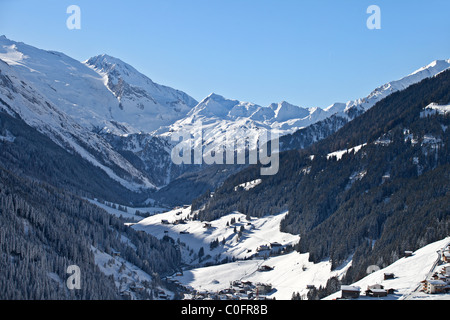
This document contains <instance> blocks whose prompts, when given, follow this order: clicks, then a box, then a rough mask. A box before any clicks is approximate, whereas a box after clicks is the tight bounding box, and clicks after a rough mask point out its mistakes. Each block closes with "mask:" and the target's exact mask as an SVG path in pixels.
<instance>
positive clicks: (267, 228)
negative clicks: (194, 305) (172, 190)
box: [130, 207, 346, 300]
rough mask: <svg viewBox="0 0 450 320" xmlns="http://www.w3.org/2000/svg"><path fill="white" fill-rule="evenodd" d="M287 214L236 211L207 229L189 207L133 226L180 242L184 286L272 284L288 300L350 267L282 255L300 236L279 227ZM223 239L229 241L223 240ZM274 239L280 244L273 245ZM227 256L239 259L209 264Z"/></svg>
mask: <svg viewBox="0 0 450 320" xmlns="http://www.w3.org/2000/svg"><path fill="white" fill-rule="evenodd" d="M286 214H287V212H284V213H280V214H279V215H275V216H266V217H263V218H251V219H250V220H247V218H246V216H245V215H243V214H241V213H238V212H235V213H232V214H230V215H227V216H224V217H222V218H220V219H218V220H215V221H212V222H211V226H210V227H209V228H206V227H205V223H204V222H201V221H196V220H194V221H190V220H189V219H190V217H191V210H190V207H187V208H178V209H175V210H171V211H168V212H166V213H163V214H158V215H154V216H152V217H149V218H146V219H143V220H141V221H140V222H139V223H136V224H130V225H131V226H132V227H133V228H135V229H136V230H142V231H145V232H148V233H150V234H152V235H154V236H156V237H158V238H163V237H164V236H169V237H171V238H172V239H174V240H175V241H176V242H177V243H178V242H180V243H181V248H182V252H183V257H184V262H185V263H186V264H187V265H189V266H190V267H188V269H187V270H184V271H183V275H182V276H175V277H174V279H176V280H178V281H179V282H180V283H181V284H182V285H184V286H187V287H192V288H194V289H197V290H207V291H211V292H215V291H219V290H222V289H227V288H229V287H230V282H232V281H235V280H241V281H251V282H254V283H259V282H260V283H270V284H272V286H273V287H274V288H276V290H275V291H274V292H273V293H272V294H270V295H269V297H271V298H273V297H275V298H276V299H285V300H288V299H290V298H291V297H292V293H293V292H294V291H295V292H301V293H303V294H306V292H307V291H306V286H307V285H309V284H315V285H316V286H319V285H325V284H326V282H327V280H328V279H329V278H330V277H331V276H334V275H336V276H340V275H342V273H343V272H344V271H345V270H346V268H345V267H343V268H342V269H339V270H336V271H331V263H330V262H328V261H324V262H321V263H319V264H313V263H311V262H309V261H308V258H309V254H299V253H298V252H295V251H293V252H292V251H291V252H289V253H284V254H281V251H280V250H282V248H285V247H286V246H289V245H294V244H296V243H297V242H298V241H299V239H300V238H299V237H298V236H295V235H291V234H287V233H283V232H280V222H281V220H282V219H283V218H284V216H285V215H286ZM182 219H186V223H185V224H174V222H176V221H177V220H182ZM232 219H235V221H236V223H235V224H231V223H230V222H231V220H232ZM164 222H165V223H169V224H165V223H164ZM227 223H228V225H227ZM249 223H250V224H249ZM241 226H243V227H244V229H245V230H244V231H243V233H242V236H241V237H240V238H239V237H238V233H236V232H235V231H234V229H235V227H236V231H239V230H240V228H241ZM178 239H179V241H178ZM216 239H218V240H219V242H220V244H219V246H218V247H217V248H214V249H212V250H211V249H210V243H211V242H212V241H214V240H216ZM223 239H225V244H222V243H221V242H222V241H223ZM274 243H278V244H279V245H280V247H278V246H273V247H272V248H270V245H271V244H274ZM265 246H267V248H266V247H265ZM200 248H203V249H204V252H205V257H207V256H210V258H204V260H202V262H201V263H199V261H198V255H197V253H198V252H199V250H200ZM258 249H260V250H258ZM190 252H193V253H191V254H190ZM271 252H272V253H271ZM226 257H228V258H229V260H228V261H234V259H237V261H234V262H228V263H224V264H220V265H213V266H205V265H208V263H217V262H219V261H221V260H222V259H224V258H226ZM250 258H251V259H250ZM262 265H267V266H270V267H272V268H273V270H271V271H266V272H262V271H258V269H259V267H261V266H262Z"/></svg>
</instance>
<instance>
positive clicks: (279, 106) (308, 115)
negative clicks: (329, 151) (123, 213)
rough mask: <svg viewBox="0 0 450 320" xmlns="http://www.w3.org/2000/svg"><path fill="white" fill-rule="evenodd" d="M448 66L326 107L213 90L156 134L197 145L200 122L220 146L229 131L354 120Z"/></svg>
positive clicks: (285, 129) (288, 129) (253, 133)
mask: <svg viewBox="0 0 450 320" xmlns="http://www.w3.org/2000/svg"><path fill="white" fill-rule="evenodd" d="M448 68H450V59H449V60H436V61H433V62H432V63H430V64H429V65H427V66H424V67H422V68H420V69H418V70H416V71H415V72H413V73H411V74H410V75H408V76H405V77H403V78H402V79H399V80H396V81H391V82H389V83H386V84H384V85H382V86H380V87H378V88H376V89H375V90H374V91H372V92H371V93H370V94H369V95H368V96H367V97H364V98H360V99H357V100H352V101H348V102H346V103H340V102H338V103H334V104H332V105H331V106H328V107H326V108H318V107H310V108H303V107H299V106H295V105H292V104H289V103H288V102H285V101H283V102H281V103H272V104H270V105H269V106H266V107H262V106H259V105H256V104H253V103H251V102H243V101H239V100H233V99H227V98H225V97H223V96H220V95H218V94H215V93H212V94H210V95H209V96H208V97H206V98H205V99H203V100H202V101H201V102H200V103H199V104H198V105H197V106H195V107H194V108H193V109H192V110H191V111H190V112H189V113H188V114H187V116H186V117H184V118H183V119H180V120H178V121H176V122H175V123H174V124H172V125H170V126H168V127H165V128H161V129H160V130H158V131H157V132H156V133H157V134H158V135H160V136H162V137H167V138H168V139H170V137H171V136H172V135H173V133H174V132H184V131H186V132H190V133H191V135H192V136H193V137H194V138H193V139H192V141H193V142H192V143H193V145H194V146H199V145H201V143H202V141H201V140H200V135H199V134H198V131H199V129H198V127H197V126H196V124H198V123H201V124H202V125H203V128H202V129H203V131H204V133H203V135H204V137H203V140H204V141H203V142H204V144H203V145H209V144H211V143H212V142H213V141H214V142H215V143H216V144H217V145H222V144H223V143H224V141H225V135H226V134H227V133H228V134H230V136H231V137H253V141H256V140H258V138H259V137H260V136H261V134H263V133H264V132H265V131H270V132H276V133H277V134H278V135H279V136H283V135H288V134H292V133H294V132H296V131H297V130H299V129H301V128H305V127H308V126H311V125H312V124H315V123H317V122H319V121H321V120H324V119H327V118H331V117H332V116H339V117H342V118H344V119H347V120H352V117H353V116H352V113H353V114H355V112H354V111H355V110H357V111H359V112H364V111H367V110H368V109H370V108H371V107H373V106H374V105H375V104H376V103H377V102H378V101H380V100H382V99H384V98H386V97H387V96H389V95H390V94H392V93H394V92H397V91H400V90H403V89H406V88H407V87H409V86H410V85H412V84H415V83H418V82H420V81H421V80H423V79H425V78H428V77H432V76H435V75H437V74H439V73H440V72H442V71H444V70H446V69H448ZM196 137H197V138H196Z"/></svg>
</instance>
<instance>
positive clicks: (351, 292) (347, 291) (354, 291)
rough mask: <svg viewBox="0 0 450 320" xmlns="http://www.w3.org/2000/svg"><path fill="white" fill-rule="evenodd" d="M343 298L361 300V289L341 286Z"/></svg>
mask: <svg viewBox="0 0 450 320" xmlns="http://www.w3.org/2000/svg"><path fill="white" fill-rule="evenodd" d="M341 291H342V296H341V297H342V298H352V299H357V298H359V295H360V292H361V288H360V287H355V286H341Z"/></svg>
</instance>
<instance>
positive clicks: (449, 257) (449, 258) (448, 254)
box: [442, 251, 450, 263]
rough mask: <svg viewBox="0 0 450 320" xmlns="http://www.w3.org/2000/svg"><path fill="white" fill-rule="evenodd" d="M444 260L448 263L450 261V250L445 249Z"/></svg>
mask: <svg viewBox="0 0 450 320" xmlns="http://www.w3.org/2000/svg"><path fill="white" fill-rule="evenodd" d="M442 260H443V261H444V262H447V263H448V262H450V251H444V252H443V253H442Z"/></svg>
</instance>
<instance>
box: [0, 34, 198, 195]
mask: <svg viewBox="0 0 450 320" xmlns="http://www.w3.org/2000/svg"><path fill="white" fill-rule="evenodd" d="M112 62H114V63H112ZM94 63H95V67H96V68H97V69H98V70H94V67H93V66H94ZM0 77H1V79H2V81H1V84H2V85H1V86H0V98H1V99H2V100H1V101H2V102H3V103H2V104H0V107H1V108H2V109H4V110H6V111H7V112H8V113H9V114H11V115H14V116H19V117H20V118H21V119H23V120H24V121H25V122H26V123H27V124H28V125H30V126H32V127H34V128H37V129H38V130H39V131H40V132H42V133H44V134H46V135H47V136H49V137H50V138H51V139H52V140H53V141H54V142H56V143H57V144H59V145H60V146H62V147H63V148H65V149H66V150H68V151H69V152H75V153H78V154H79V155H81V156H82V157H83V158H85V159H87V160H88V161H90V162H91V163H92V164H94V165H95V166H97V167H99V168H100V169H102V170H104V171H105V172H106V173H107V174H108V175H109V176H110V177H112V178H113V179H114V180H116V181H118V182H120V183H121V184H122V185H124V186H126V187H127V188H129V189H131V190H136V191H137V190H140V189H142V188H143V189H148V188H155V186H157V185H159V181H160V179H159V178H158V177H156V178H153V177H152V176H150V175H149V174H148V172H145V171H143V170H141V168H139V169H138V168H136V167H135V165H134V164H132V162H131V161H129V159H126V158H125V157H124V156H123V155H122V154H120V151H122V150H117V149H115V148H114V147H113V146H112V145H111V144H110V141H108V140H107V139H105V136H104V135H105V134H112V135H114V136H117V137H125V136H126V135H127V134H130V133H136V132H139V133H140V132H141V131H144V132H148V131H151V130H154V129H155V128H157V127H158V126H159V125H161V124H169V123H171V122H172V121H174V120H175V119H177V118H179V117H182V116H184V115H185V114H186V113H187V112H188V111H189V110H190V107H189V106H193V105H195V104H196V101H195V100H193V99H192V98H190V97H189V96H188V95H186V94H184V93H183V92H181V91H177V90H174V89H171V88H168V87H164V86H161V85H158V84H155V83H153V82H152V81H151V80H150V79H148V78H146V77H145V76H143V75H141V74H140V73H138V72H137V71H136V70H135V69H133V68H132V67H131V66H129V65H127V64H125V63H123V62H119V60H117V59H113V58H110V57H107V56H101V57H97V58H95V59H91V60H90V64H88V62H86V63H82V62H79V61H77V60H75V59H72V58H70V57H68V56H66V55H64V54H62V53H59V52H54V51H46V50H41V49H37V48H35V47H32V46H29V45H27V44H24V43H21V42H15V41H12V40H9V39H7V38H6V37H5V36H1V37H0ZM113 84H116V86H113ZM119 84H120V85H119ZM108 85H109V86H111V88H113V89H115V90H118V91H117V93H113V92H112V91H111V89H110V88H109V87H108ZM140 85H142V87H140ZM119 87H120V88H119ZM146 90H149V91H146ZM138 98H140V100H139V99H138ZM137 100H139V102H137V103H138V104H139V106H138V105H135V106H133V107H132V105H131V104H132V102H131V101H137ZM154 101H157V104H156V105H155V103H154ZM165 117H167V118H165ZM164 119H165V120H164ZM164 121H166V122H164ZM156 139H157V138H156ZM160 145H161V143H156V147H155V149H157V148H159V147H160ZM161 148H164V146H163V147H161ZM155 152H156V153H158V152H157V150H155ZM168 170H170V168H169V169H168ZM163 175H164V176H166V175H167V174H166V172H164V173H163ZM164 182H166V181H165V180H164Z"/></svg>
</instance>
